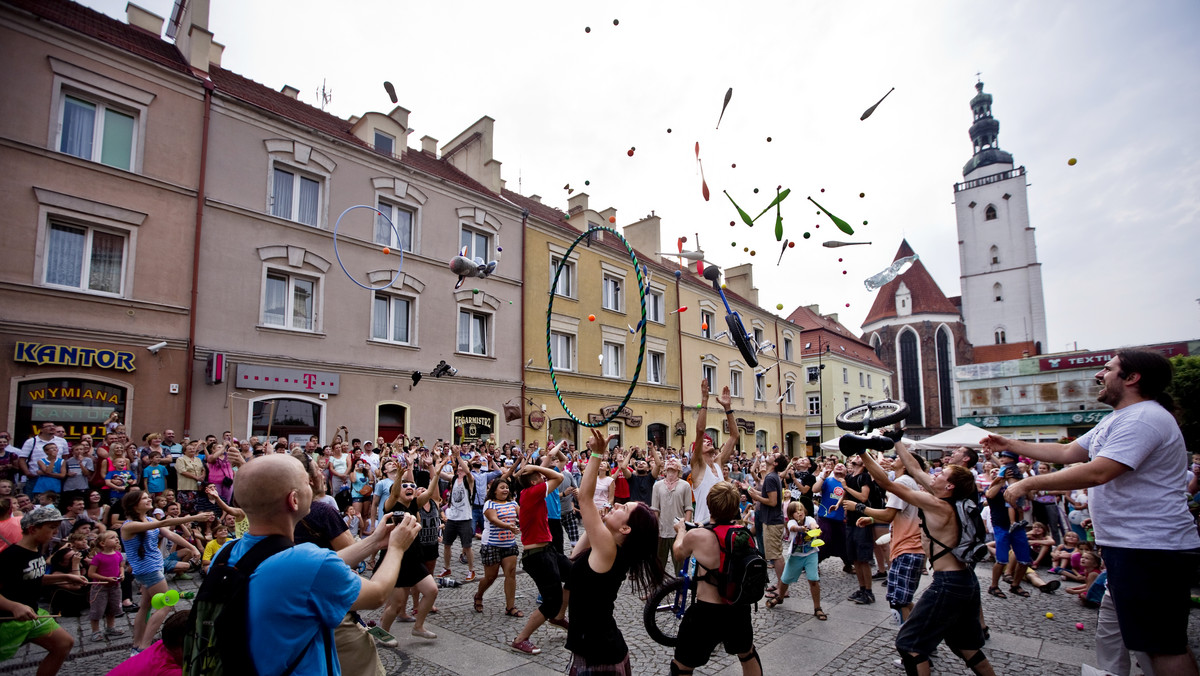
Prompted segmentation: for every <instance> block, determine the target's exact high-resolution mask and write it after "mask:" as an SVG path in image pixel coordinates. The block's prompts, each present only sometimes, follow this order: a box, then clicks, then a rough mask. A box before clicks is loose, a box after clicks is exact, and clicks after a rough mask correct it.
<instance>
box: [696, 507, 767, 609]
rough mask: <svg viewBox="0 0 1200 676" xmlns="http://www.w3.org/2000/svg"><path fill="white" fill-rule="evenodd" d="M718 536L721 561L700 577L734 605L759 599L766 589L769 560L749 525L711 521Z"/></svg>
mask: <svg viewBox="0 0 1200 676" xmlns="http://www.w3.org/2000/svg"><path fill="white" fill-rule="evenodd" d="M705 528H707V529H709V530H711V531H712V532H713V534H714V535H716V536H717V543H718V544H719V545H720V549H721V562H720V564H719V565H718V566H717V568H716V569H715V570H708V571H706V572H705V573H704V575H703V576H702V577H700V578H699V579H701V580H704V581H705V582H708V583H709V584H711V585H712V586H714V587H716V588H717V593H718V594H720V595H721V598H723V599H725V600H726V601H728V602H729V603H730V604H733V605H751V604H754V603H758V602H759V601H760V600H761V599H762V597H763V594H765V593H766V590H767V581H768V573H767V560H766V559H764V558H763V555H762V552H760V551H759V550H758V545H757V544H756V543H755V541H754V535H753V534H751V532H750V529H749V528H747V527H745V526H743V525H741V524H719V525H713V524H708V525H706V526H705Z"/></svg>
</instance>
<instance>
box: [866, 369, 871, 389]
mask: <svg viewBox="0 0 1200 676" xmlns="http://www.w3.org/2000/svg"><path fill="white" fill-rule="evenodd" d="M867 389H868V390H869V389H871V374H870V373H868V374H867Z"/></svg>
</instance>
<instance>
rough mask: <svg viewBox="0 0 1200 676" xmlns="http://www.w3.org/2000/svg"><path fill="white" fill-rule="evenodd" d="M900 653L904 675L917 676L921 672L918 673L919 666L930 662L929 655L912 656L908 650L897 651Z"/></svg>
mask: <svg viewBox="0 0 1200 676" xmlns="http://www.w3.org/2000/svg"><path fill="white" fill-rule="evenodd" d="M896 651H897V652H899V653H900V665H901V666H903V667H904V673H905V674H906V675H907V676H917V675H918V674H919V673H920V672H919V671H917V665H918V664H920V663H922V662H928V661H929V656H928V655H910V654H909V653H908V651H907V650H900V649H899V648H897V649H896Z"/></svg>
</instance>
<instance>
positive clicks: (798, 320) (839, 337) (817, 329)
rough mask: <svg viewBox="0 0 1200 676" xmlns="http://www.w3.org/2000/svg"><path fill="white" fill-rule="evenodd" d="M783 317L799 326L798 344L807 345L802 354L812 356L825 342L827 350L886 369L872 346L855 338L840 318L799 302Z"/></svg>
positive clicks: (822, 347) (823, 347)
mask: <svg viewBox="0 0 1200 676" xmlns="http://www.w3.org/2000/svg"><path fill="white" fill-rule="evenodd" d="M787 320H788V321H789V322H792V323H794V324H796V325H797V326H799V327H800V335H801V337H802V338H801V344H802V345H810V347H808V348H806V349H802V350H801V355H803V356H816V355H817V353H818V352H820V351H823V350H824V349H825V346H826V345H829V347H830V350H829V352H830V353H832V354H838V355H841V356H843V357H847V358H850V359H854V360H857V361H860V362H863V363H865V364H870V365H871V366H875V367H877V368H880V369H883V370H885V371H886V370H888V368H887V366H886V365H885V364H884V363H883V362H882V361H880V360H879V357H878V356H876V355H875V350H873V349H871V346H870V345H869V344H868V343H866V342H865V341H863V340H861V339H859V338H858V337H857V336H855V335H854V334H853V333H851V331H850V329H849V328H847V327H846V326H844V325H843V324H842V323H841V322H839V321H837V320H835V319H833V318H832V317H829V316H827V315H822V314H817V313H816V312H813V311H812V310H810V309H809V308H807V307H804V306H801V307H798V308H796V309H795V310H793V311H792V313H791V314H790V315H788V317H787Z"/></svg>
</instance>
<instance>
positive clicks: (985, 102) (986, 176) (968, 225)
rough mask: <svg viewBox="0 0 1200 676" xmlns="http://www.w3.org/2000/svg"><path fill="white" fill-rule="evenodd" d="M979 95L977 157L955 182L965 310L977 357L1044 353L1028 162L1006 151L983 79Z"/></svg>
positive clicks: (974, 128)
mask: <svg viewBox="0 0 1200 676" xmlns="http://www.w3.org/2000/svg"><path fill="white" fill-rule="evenodd" d="M975 91H976V94H975V97H974V98H973V99H971V111H972V113H973V114H974V122H973V123H972V124H971V129H970V135H971V142H972V144H973V145H974V148H975V155H974V156H973V157H972V158H971V159H970V160H969V161H968V162H967V164H966V165H965V166H964V167H963V182H962V183H957V184H955V185H954V208H955V214H956V217H957V220H958V255H959V270H960V271H961V276H960V278H959V279H960V282H961V288H962V314H963V323H964V324H965V325H966V331H967V340H968V341H969V342H970V343H971V344H972V345H973V346H974V359H975V361H976V362H988V361H1001V360H1005V359H1017V358H1020V357H1022V356H1024V355H1035V354H1041V353H1042V351H1043V349H1044V346H1045V344H1046V307H1045V302H1044V300H1043V298H1042V268H1041V263H1038V260H1037V244H1036V243H1035V241H1034V229H1033V227H1031V226H1030V225H1029V203H1028V201H1027V199H1026V194H1025V187H1026V185H1025V167H1023V166H1022V167H1016V168H1015V169H1014V168H1013V156H1012V155H1011V154H1009V153H1006V152H1004V151H1003V150H1000V148H999V146H998V145H997V138H998V136H999V133H1000V122H998V121H997V120H996V118H994V117H992V95H991V94H985V93H984V91H983V83H982V82H979V83H976V85H975Z"/></svg>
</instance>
